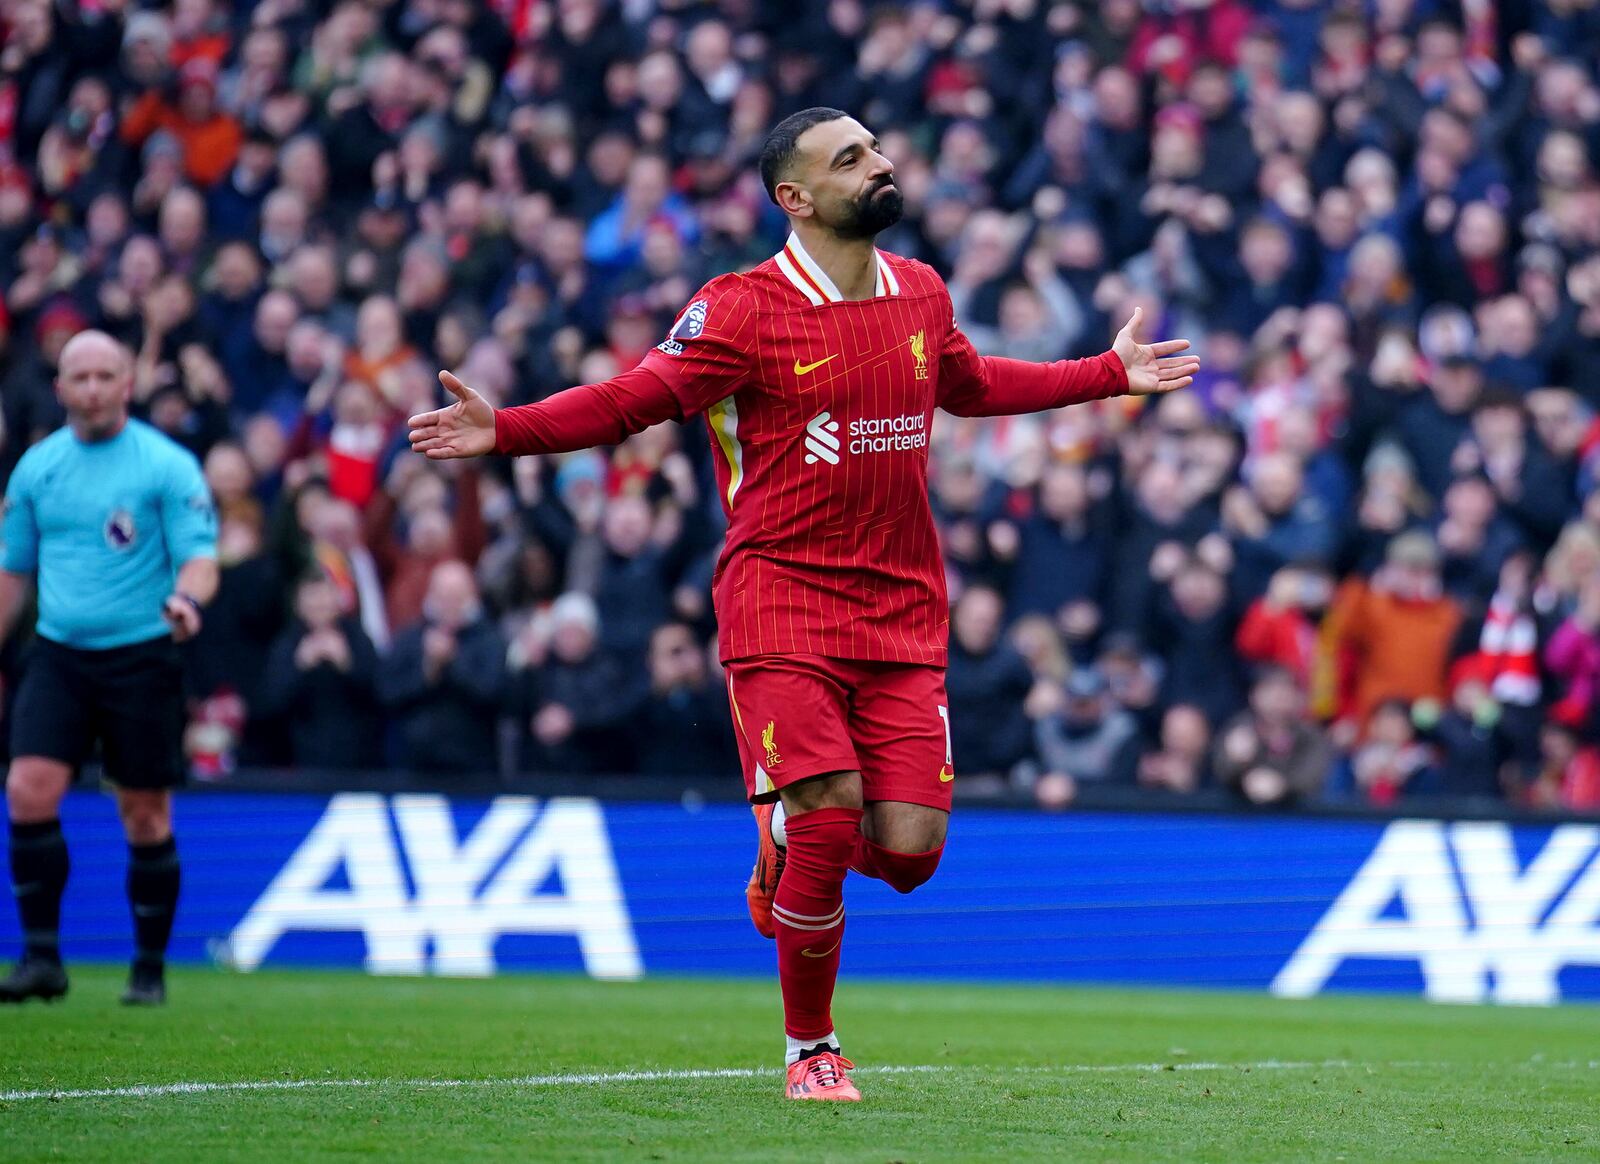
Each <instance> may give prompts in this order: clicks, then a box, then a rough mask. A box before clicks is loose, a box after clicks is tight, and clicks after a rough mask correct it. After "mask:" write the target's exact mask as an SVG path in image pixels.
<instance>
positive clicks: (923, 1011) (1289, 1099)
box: [0, 967, 1600, 1164]
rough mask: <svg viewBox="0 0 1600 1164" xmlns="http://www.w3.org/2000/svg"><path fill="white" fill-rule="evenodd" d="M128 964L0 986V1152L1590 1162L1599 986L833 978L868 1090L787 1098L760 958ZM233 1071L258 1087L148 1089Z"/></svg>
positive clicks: (1598, 1136) (772, 999)
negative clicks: (692, 968) (1544, 990)
mask: <svg viewBox="0 0 1600 1164" xmlns="http://www.w3.org/2000/svg"><path fill="white" fill-rule="evenodd" d="M120 985H121V974H120V972H118V971H113V970H110V969H103V968H82V967H80V968H77V969H76V971H75V973H74V977H73V985H72V994H71V996H70V998H69V999H68V1000H67V1001H66V1002H64V1003H61V1004H58V1005H54V1006H49V1007H46V1006H41V1005H39V1004H32V1005H30V1006H27V1007H24V1008H6V1009H0V1159H3V1160H5V1161H7V1162H8V1164H20V1162H22V1161H33V1160H72V1161H102V1160H129V1161H161V1160H181V1161H185V1162H186V1164H194V1162H197V1161H213V1160H229V1161H231V1160H261V1161H289V1160H293V1161H319V1160H329V1161H333V1160H351V1161H354V1160H378V1161H384V1162H385V1164H388V1162H390V1161H402V1160H419V1161H429V1162H439V1161H453V1160H473V1161H479V1160H508V1161H510V1160H515V1161H544V1160H560V1161H566V1160H640V1161H646V1160H668V1161H699V1160H716V1161H723V1160H751V1161H764V1162H765V1161H779V1160H798V1161H807V1162H810V1164H820V1162H822V1161H872V1162H877V1164H883V1162H888V1161H924V1160H926V1161H948V1160H975V1161H976V1160H981V1161H986V1162H987V1161H1012V1160H1140V1161H1144V1160H1216V1161H1228V1162H1230V1164H1232V1162H1236V1161H1256V1160H1260V1161H1284V1160H1311V1159H1315V1160H1337V1159H1346V1160H1350V1161H1366V1160H1405V1161H1421V1160H1474V1161H1476V1160H1488V1159H1516V1160H1594V1159H1596V1158H1597V1157H1600V1009H1595V1008H1591V1007H1569V1008H1564V1009H1559V1010H1524V1009H1492V1008H1468V1007H1444V1006H1430V1005H1428V1004H1425V1003H1421V1002H1417V1001H1414V1000H1401V999H1375V998H1328V999H1320V1000H1316V1001H1312V1002H1285V1001H1277V1000H1272V999H1268V998H1265V997H1261V996H1253V995H1236V994H1199V993H1188V994H1185V993H1170V992H1156V991H1148V992H1133V991H1110V990H1088V989H1080V990H1057V989H1047V988H1032V987H1018V988H996V987H980V986H944V985H900V984H894V985H884V984H863V983H860V982H849V981H846V982H845V984H844V986H843V988H842V989H841V991H840V997H839V1000H838V1005H837V1007H836V1017H837V1019H838V1023H839V1030H840V1033H841V1035H842V1036H843V1037H844V1039H845V1051H846V1053H847V1054H848V1055H850V1056H851V1057H852V1058H854V1059H855V1060H856V1062H857V1063H858V1064H859V1065H860V1068H861V1070H860V1071H859V1072H858V1073H857V1078H858V1081H859V1083H860V1085H861V1089H862V1091H863V1093H864V1094H865V1096H866V1101H865V1102H864V1103H862V1104H859V1105H834V1104H797V1103H789V1102H787V1101H785V1100H784V1099H782V1098H781V1093H780V1090H779V1075H778V1072H777V1070H776V1068H775V1067H774V1062H775V1058H776V1055H777V1053H778V1050H779V1048H780V1047H781V1038H780V1037H779V1028H778V1017H777V1015H778V1002H777V990H776V987H775V986H774V985H772V984H769V983H763V982H752V981H694V980H651V981H648V982H642V983H636V984H604V983H596V982H591V981H587V980H580V979H574V978H554V977H552V978H545V977H507V978H500V979H495V980H487V981H461V980H437V979H434V980H420V979H378V978H365V977H361V976H357V975H355V974H337V973H328V974H323V973H295V972H278V973H261V974H256V975H252V976H235V975H228V974H223V973H220V972H213V971H202V970H179V971H175V972H174V973H173V975H172V982H171V996H172V1002H171V1004H170V1005H169V1006H168V1007H167V1008H166V1009H165V1010H162V1011H127V1010H123V1009H122V1008H120V1007H118V1006H117V1005H116V1002H115V997H116V994H117V991H118V989H119V987H120ZM912 1069H914V1070H912ZM238 1083H255V1084H265V1085H266V1086H258V1087H252V1088H230V1089H219V1090H202V1089H199V1088H187V1089H177V1088H172V1089H167V1088H164V1087H162V1086H161V1085H172V1084H238ZM144 1085H152V1089H151V1090H144V1091H140V1090H138V1089H140V1088H141V1087H143V1086H144ZM103 1089H112V1090H116V1091H118V1092H119V1093H117V1094H101V1095H83V1094H73V1093H75V1092H84V1091H95V1090H103ZM127 1089H134V1090H127ZM42 1092H52V1093H55V1092H61V1093H65V1094H52V1095H48V1096H46V1095H41V1094H40V1093H42Z"/></svg>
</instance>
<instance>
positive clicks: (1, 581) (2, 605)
mask: <svg viewBox="0 0 1600 1164" xmlns="http://www.w3.org/2000/svg"><path fill="white" fill-rule="evenodd" d="M29 476H30V474H29V473H28V466H25V465H23V464H21V463H19V464H18V465H17V467H16V470H15V471H14V472H13V473H12V474H11V480H10V482H8V484H7V487H6V498H5V505H4V517H3V518H0V643H4V642H5V641H6V640H7V639H9V638H10V637H11V632H12V630H13V629H14V628H15V626H16V623H17V616H18V615H20V614H21V613H22V608H23V606H25V605H26V604H27V601H28V593H29V591H30V590H31V589H32V588H33V572H34V570H36V569H37V568H38V566H39V523H38V522H37V521H36V520H35V519H34V514H33V497H32V495H31V493H30V492H29V488H28V480H29Z"/></svg>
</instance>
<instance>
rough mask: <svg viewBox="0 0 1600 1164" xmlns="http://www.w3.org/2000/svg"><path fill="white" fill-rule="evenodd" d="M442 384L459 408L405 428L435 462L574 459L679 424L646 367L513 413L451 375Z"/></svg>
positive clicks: (662, 384) (672, 402)
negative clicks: (545, 456)
mask: <svg viewBox="0 0 1600 1164" xmlns="http://www.w3.org/2000/svg"><path fill="white" fill-rule="evenodd" d="M439 382H440V383H441V384H443V385H444V386H445V388H446V389H448V390H449V392H450V394H451V395H452V396H454V397H455V398H456V402H455V403H454V404H452V405H449V406H448V407H446V408H440V409H436V410H435V411H433V412H424V413H422V414H421V415H419V416H413V417H412V418H411V420H410V422H409V424H410V428H411V447H412V448H413V449H415V450H416V451H417V452H419V453H422V454H423V455H424V456H427V457H429V458H431V459H433V460H435V461H447V460H450V459H452V458H455V457H481V456H483V455H484V454H486V453H502V454H504V455H506V456H509V457H519V456H524V455H526V454H529V453H571V452H576V451H577V450H578V449H592V448H595V447H597V446H599V445H615V444H620V443H621V442H623V441H624V440H626V439H627V438H628V437H630V436H632V435H633V434H634V433H636V432H643V431H644V430H645V429H647V428H649V427H650V426H651V425H655V424H660V423H661V422H662V421H664V420H680V419H682V417H683V410H682V409H681V408H680V407H679V405H678V399H677V397H676V396H674V395H673V394H672V389H671V388H669V387H668V386H667V382H666V381H665V380H663V379H662V378H661V377H660V376H658V375H656V374H655V373H654V372H652V371H651V370H650V369H649V368H647V367H645V366H643V365H640V366H639V367H637V368H634V369H633V370H632V371H629V372H624V373H622V374H621V375H620V376H613V377H612V378H611V379H609V380H603V381H601V382H600V383H598V384H582V385H580V386H578V387H577V388H568V389H567V390H566V391H565V392H557V393H556V394H555V395H554V396H551V397H548V398H547V399H544V400H541V401H539V402H538V403H536V404H519V405H516V406H515V407H512V408H499V409H497V408H495V407H494V406H493V405H492V404H490V403H489V402H488V401H487V400H485V399H484V398H483V397H482V396H480V395H478V393H476V392H474V391H473V390H472V389H471V388H469V387H467V386H466V385H465V384H463V383H462V382H461V381H460V380H458V379H457V378H456V377H455V376H454V375H453V374H451V373H450V372H440V373H439Z"/></svg>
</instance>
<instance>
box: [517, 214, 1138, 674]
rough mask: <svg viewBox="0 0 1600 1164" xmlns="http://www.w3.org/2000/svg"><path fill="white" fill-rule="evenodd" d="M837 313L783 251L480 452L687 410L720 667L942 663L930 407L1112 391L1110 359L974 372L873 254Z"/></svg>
mask: <svg viewBox="0 0 1600 1164" xmlns="http://www.w3.org/2000/svg"><path fill="white" fill-rule="evenodd" d="M877 263H878V276H877V294H876V295H874V297H873V298H871V299H864V300H854V301H850V300H845V299H844V297H843V296H841V295H840V294H839V292H838V289H837V288H836V287H835V286H834V285H833V283H832V282H831V281H830V280H829V279H828V276H827V275H826V274H825V273H824V272H823V271H822V268H821V267H820V266H818V265H817V263H816V262H815V261H813V260H812V259H811V258H810V256H809V255H807V254H806V253H805V251H804V249H803V248H802V247H801V245H800V240H799V239H798V238H796V237H795V236H793V235H791V236H790V237H789V241H788V243H787V244H786V245H785V247H784V249H783V250H782V251H780V252H779V253H778V254H777V255H776V256H774V257H773V258H771V259H769V260H768V261H767V262H765V263H762V264H761V265H760V266H758V267H756V268H755V269H754V270H752V271H750V272H749V273H748V274H744V275H723V276H721V277H719V278H716V279H713V280H712V281H711V282H709V283H707V284H706V285H705V286H704V287H703V288H701V290H700V291H699V293H698V294H696V295H695V297H694V299H693V300H692V301H691V302H690V304H689V305H688V307H686V308H685V309H684V311H683V313H682V314H681V315H679V317H678V319H677V322H676V323H675V324H674V325H673V328H672V331H671V333H670V334H669V335H668V337H667V338H666V339H665V340H664V341H663V342H662V343H661V344H660V345H659V346H658V347H656V348H655V349H654V350H652V351H651V352H650V353H649V355H647V356H646V357H645V359H644V361H643V362H642V363H641V364H640V365H639V367H638V368H636V369H634V370H633V371H631V372H627V373H624V374H623V375H621V376H619V377H617V378H616V379H614V380H609V381H607V382H605V383H604V384H593V385H586V386H584V387H580V388H573V389H570V390H568V391H566V392H562V393H558V394H557V395H555V396H552V397H550V398H549V399H548V400H544V401H541V402H539V403H538V404H529V405H523V406H520V407H517V408H507V409H502V410H500V412H498V413H497V414H496V451H497V452H500V453H506V454H512V455H515V454H521V453H553V452H566V451H570V450H573V449H579V448H588V447H591V446H593V445H600V444H615V443H617V442H618V441H621V440H622V439H623V438H624V437H626V436H627V435H629V434H631V433H635V432H639V431H641V430H642V429H645V428H648V427H649V426H650V425H653V424H658V423H660V422H661V421H664V420H683V419H687V418H689V417H692V416H696V415H699V414H702V413H703V414H704V415H705V417H706V422H707V425H708V426H709V428H710V430H711V441H712V446H713V450H712V451H713V457H714V460H715V462H716V467H717V483H718V487H719V491H720V492H721V494H722V505H723V509H724V510H725V511H726V513H727V515H728V535H727V541H726V544H725V546H724V549H723V552H722V558H721V561H720V562H719V563H718V564H717V571H716V575H715V578H714V580H713V583H712V588H713V591H714V597H715V602H716V611H717V623H718V626H719V628H720V648H721V653H722V657H723V659H724V660H727V659H738V658H746V657H748V656H751V655H766V654H816V655H825V656H829V657H832V658H841V659H873V660H881V661H887V662H901V663H923V664H932V665H936V666H943V665H944V662H945V651H946V640H947V632H948V624H949V602H948V598H947V596H946V593H945V584H944V565H943V562H942V560H941V558H940V554H939V542H938V538H937V536H936V533H935V530H934V524H933V515H932V512H931V510H930V509H929V505H928V481H927V468H928V438H929V427H930V425H931V423H932V420H933V410H934V408H935V407H939V408H943V409H945V410H946V411H948V412H952V413H955V414H956V415H958V416H1002V415H1010V414H1014V413H1022V412H1037V411H1040V410H1042V409H1047V408H1058V407H1060V406H1062V405H1065V404H1074V403H1077V402H1080V401H1085V400H1096V399H1100V398H1103V397H1107V396H1115V395H1118V394H1120V393H1122V392H1124V391H1126V389H1127V383H1128V378H1127V373H1126V371H1125V370H1124V368H1123V366H1122V362H1121V360H1120V359H1118V358H1117V357H1116V356H1115V355H1114V354H1112V353H1111V352H1106V353H1104V354H1103V355H1100V356H1096V357H1094V358H1092V359H1087V360H1063V361H1059V362H1057V363H1052V364H1029V363H1023V362H1021V361H1018V360H1007V359H1000V358H995V357H981V356H979V355H978V353H977V352H976V351H975V350H974V349H973V347H972V344H971V343H970V342H969V341H968V339H967V337H966V336H965V335H963V334H962V333H961V331H960V329H958V328H957V327H956V324H955V317H954V312H953V310H952V308H951V304H950V295H949V292H948V291H947V290H946V289H945V286H944V282H943V281H942V280H941V279H940V278H939V276H938V275H937V274H936V273H935V272H934V271H933V269H932V268H930V267H928V266H926V265H925V264H923V263H919V262H916V261H914V260H911V259H906V258H902V257H900V256H898V255H892V254H888V253H886V252H883V251H879V252H877Z"/></svg>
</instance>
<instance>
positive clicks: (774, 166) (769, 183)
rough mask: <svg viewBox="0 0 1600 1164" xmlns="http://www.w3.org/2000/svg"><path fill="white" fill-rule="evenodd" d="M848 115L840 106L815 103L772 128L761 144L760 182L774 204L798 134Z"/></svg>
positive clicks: (776, 201) (792, 154)
mask: <svg viewBox="0 0 1600 1164" xmlns="http://www.w3.org/2000/svg"><path fill="white" fill-rule="evenodd" d="M849 116H850V115H849V114H848V113H846V112H845V111H844V110H842V109H831V108H829V107H828V106H826V105H818V106H815V107H813V108H811V109H802V110H801V111H800V112H799V113H791V114H789V116H788V117H785V118H784V119H783V120H782V121H780V122H778V124H777V125H775V126H773V127H772V132H771V133H769V134H767V140H766V141H764V142H762V143H761V184H762V185H763V186H765V187H766V188H767V197H768V198H770V199H772V204H773V205H774V206H776V205H777V204H778V183H779V182H781V181H783V180H784V174H785V173H787V172H788V169H789V165H790V163H792V162H793V161H794V155H795V152H796V151H797V150H798V149H799V146H800V135H801V134H803V133H805V131H806V130H808V129H810V128H811V127H812V126H813V125H821V124H823V123H824V122H827V121H838V120H839V118H841V117H849Z"/></svg>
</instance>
